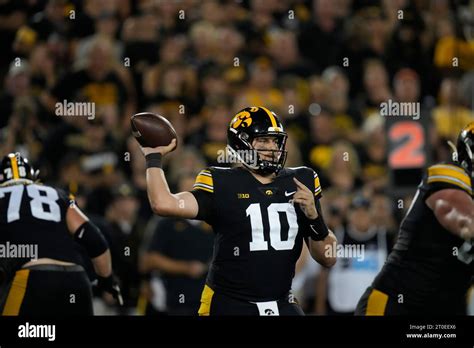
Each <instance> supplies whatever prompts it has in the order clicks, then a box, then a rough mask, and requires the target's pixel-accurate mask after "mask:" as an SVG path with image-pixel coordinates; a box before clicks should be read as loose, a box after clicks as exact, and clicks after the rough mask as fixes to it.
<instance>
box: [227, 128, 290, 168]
mask: <svg viewBox="0 0 474 348" xmlns="http://www.w3.org/2000/svg"><path fill="white" fill-rule="evenodd" d="M260 137H275V138H276V140H277V145H278V149H273V150H271V149H268V150H267V149H255V148H254V147H253V145H252V143H253V140H255V139H257V138H260ZM287 137H288V136H287V134H286V133H285V132H266V133H264V134H260V135H257V136H254V137H253V138H252V137H250V136H249V135H248V134H247V133H245V132H241V133H240V134H238V139H239V143H240V144H235V145H237V146H235V147H237V149H236V148H234V147H231V146H229V145H228V146H227V149H228V151H229V152H230V153H231V154H232V155H233V156H236V157H237V158H238V159H239V160H240V162H242V164H243V165H244V166H245V167H247V168H248V169H250V170H251V171H253V172H255V173H257V174H260V175H269V174H273V173H275V174H278V172H279V171H280V170H281V169H283V167H284V166H285V162H286V156H287V151H286V150H285V147H286V139H287ZM239 145H240V146H239ZM242 150H243V151H242ZM268 155H270V156H269V157H271V159H264V158H263V157H267V156H268Z"/></svg>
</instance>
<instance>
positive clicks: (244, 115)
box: [231, 111, 252, 128]
mask: <svg viewBox="0 0 474 348" xmlns="http://www.w3.org/2000/svg"><path fill="white" fill-rule="evenodd" d="M251 124H252V116H250V112H248V111H241V112H239V113H238V114H237V115H235V117H234V118H233V120H232V122H231V125H232V128H238V127H239V126H242V127H248V126H250V125H251Z"/></svg>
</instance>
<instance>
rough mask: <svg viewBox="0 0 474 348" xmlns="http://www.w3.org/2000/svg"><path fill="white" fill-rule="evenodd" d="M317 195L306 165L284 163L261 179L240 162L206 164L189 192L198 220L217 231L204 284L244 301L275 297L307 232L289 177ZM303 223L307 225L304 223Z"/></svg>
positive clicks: (287, 282)
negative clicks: (232, 165)
mask: <svg viewBox="0 0 474 348" xmlns="http://www.w3.org/2000/svg"><path fill="white" fill-rule="evenodd" d="M294 177H296V178H297V179H298V180H299V181H301V182H302V183H303V184H305V185H306V186H307V187H308V188H309V189H310V190H312V191H313V192H314V194H315V199H316V200H318V199H319V198H320V197H321V186H320V184H319V178H318V176H317V174H316V173H315V172H314V171H313V170H312V169H310V168H307V167H298V168H285V169H283V170H282V171H280V172H279V174H278V175H277V176H276V178H275V179H274V181H273V182H271V183H269V184H262V183H260V182H259V181H258V180H257V179H256V178H255V177H254V176H253V175H252V174H251V173H250V172H249V171H248V170H246V169H245V168H243V167H235V168H218V167H210V168H208V169H205V170H203V171H201V172H200V173H199V175H198V176H197V178H196V183H195V185H194V191H192V192H193V193H194V195H195V197H196V199H197V201H198V204H199V213H198V216H197V219H202V220H205V221H206V222H208V223H209V224H210V225H211V226H212V227H213V229H214V232H215V234H216V236H215V242H214V255H213V261H212V265H211V267H210V270H209V273H208V277H207V284H208V285H209V286H210V287H211V288H212V289H214V291H216V292H222V293H224V294H227V295H229V296H233V297H235V298H239V299H242V300H246V301H271V300H277V299H279V298H281V297H282V296H284V295H285V294H286V293H287V292H288V291H290V290H291V282H292V278H293V276H294V271H295V263H296V261H297V259H298V257H299V256H300V253H301V248H302V243H303V238H305V237H306V232H305V231H307V230H306V229H305V228H304V226H305V221H307V220H306V217H305V215H304V213H303V212H302V211H301V209H300V208H299V206H298V204H296V205H293V204H292V201H291V200H292V198H293V195H294V193H295V192H296V189H297V187H296V184H295V182H294V181H293V178H294ZM306 226H307V224H306Z"/></svg>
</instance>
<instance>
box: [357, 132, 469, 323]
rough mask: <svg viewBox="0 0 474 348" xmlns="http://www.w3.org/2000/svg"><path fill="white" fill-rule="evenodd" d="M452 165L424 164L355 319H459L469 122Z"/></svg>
mask: <svg viewBox="0 0 474 348" xmlns="http://www.w3.org/2000/svg"><path fill="white" fill-rule="evenodd" d="M453 148H455V150H456V151H455V152H454V154H453V161H450V162H448V163H440V164H436V165H433V166H430V167H429V168H428V169H427V171H426V173H425V175H424V177H423V180H422V182H421V183H420V185H419V186H418V190H417V191H416V194H415V196H414V198H413V202H412V204H411V206H410V208H409V210H408V212H407V214H406V216H405V218H404V220H403V221H402V223H401V225H400V231H399V234H398V239H397V242H396V244H395V246H394V248H393V250H392V252H391V253H390V255H389V257H388V260H387V262H386V264H385V265H384V267H383V269H382V270H381V271H380V273H379V274H378V276H377V277H376V278H375V280H374V282H373V284H372V286H370V287H369V288H368V289H367V290H366V292H365V293H364V295H363V296H362V297H361V299H360V300H359V303H358V305H357V309H356V315H465V314H466V307H467V304H466V296H467V290H468V289H469V286H470V281H471V277H472V276H473V275H474V262H473V260H474V247H473V244H474V223H473V221H474V205H473V201H472V180H473V177H474V167H473V153H474V123H471V124H469V125H468V126H466V127H465V128H464V129H463V130H462V131H461V133H460V134H459V137H458V141H457V145H456V146H454V145H453Z"/></svg>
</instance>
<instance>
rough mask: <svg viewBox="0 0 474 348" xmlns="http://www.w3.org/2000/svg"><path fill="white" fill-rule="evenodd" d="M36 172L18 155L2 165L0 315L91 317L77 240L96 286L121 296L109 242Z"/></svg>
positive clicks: (89, 301)
mask: <svg viewBox="0 0 474 348" xmlns="http://www.w3.org/2000/svg"><path fill="white" fill-rule="evenodd" d="M36 176H37V173H35V172H34V170H33V168H32V167H31V166H30V165H29V164H28V160H27V159H25V158H23V157H22V156H21V155H20V154H19V153H16V154H9V155H7V156H5V157H4V158H3V159H2V162H1V163H0V244H1V245H2V247H3V248H2V250H3V252H2V254H4V255H1V258H0V271H1V272H3V278H4V279H3V283H2V284H0V285H1V288H0V289H1V290H0V310H1V312H2V315H15V316H16V315H20V316H26V315H27V316H39V315H46V314H47V315H60V316H71V315H92V314H93V311H92V291H91V283H90V281H89V278H88V276H87V274H86V272H85V271H84V269H83V267H82V266H81V265H80V263H81V255H80V254H79V253H78V251H77V248H76V245H75V244H76V243H79V244H80V245H82V246H83V247H84V248H85V249H86V251H87V253H88V254H89V256H90V258H91V259H92V262H93V265H94V269H95V272H96V274H97V278H98V286H99V287H100V288H102V289H103V290H105V291H107V292H110V293H111V294H113V295H114V296H115V297H117V298H119V297H120V289H119V287H118V285H117V284H116V283H115V280H114V278H113V275H112V262H111V257H110V252H109V248H108V245H107V242H106V241H105V239H104V237H103V236H102V234H101V232H100V231H99V230H98V229H97V227H96V226H95V225H94V224H92V223H91V222H90V221H89V219H88V218H87V217H86V216H85V215H84V214H83V213H82V212H81V211H80V210H79V209H78V208H77V206H76V205H75V202H74V200H73V198H69V197H68V196H67V195H66V194H65V192H64V191H62V190H59V189H55V188H53V187H50V186H45V185H41V184H38V183H37V182H36V181H35V180H36ZM28 247H30V248H28ZM22 248H23V250H24V251H23V253H21V254H20V253H18V252H15V254H13V253H12V251H13V250H17V251H18V250H22ZM28 250H30V252H27V251H28ZM6 253H7V254H6Z"/></svg>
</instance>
